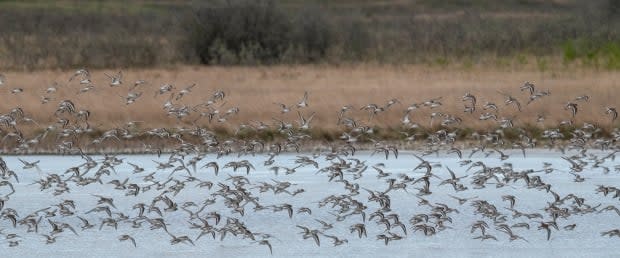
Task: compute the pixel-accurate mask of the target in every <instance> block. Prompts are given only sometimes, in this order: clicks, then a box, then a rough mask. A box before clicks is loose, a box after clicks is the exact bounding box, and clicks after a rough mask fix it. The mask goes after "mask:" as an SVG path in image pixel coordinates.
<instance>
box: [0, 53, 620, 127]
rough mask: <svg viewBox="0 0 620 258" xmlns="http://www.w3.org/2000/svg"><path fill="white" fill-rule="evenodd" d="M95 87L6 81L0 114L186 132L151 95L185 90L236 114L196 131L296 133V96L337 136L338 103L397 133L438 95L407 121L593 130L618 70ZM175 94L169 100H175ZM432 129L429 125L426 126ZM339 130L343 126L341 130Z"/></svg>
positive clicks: (131, 73) (302, 70)
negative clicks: (535, 95) (570, 124)
mask: <svg viewBox="0 0 620 258" xmlns="http://www.w3.org/2000/svg"><path fill="white" fill-rule="evenodd" d="M90 72H91V75H92V81H93V83H94V85H95V88H94V89H93V90H91V91H89V92H86V93H80V94H77V93H78V92H79V90H80V89H81V88H83V85H79V84H78V83H77V82H76V81H75V80H74V81H72V82H68V79H69V77H71V75H72V74H73V71H38V72H27V73H26V72H9V73H5V76H6V78H7V79H6V83H5V85H3V86H2V88H1V89H0V95H1V96H2V98H3V99H4V101H3V102H2V103H0V110H1V111H2V112H8V111H9V110H10V109H12V108H14V107H21V108H22V109H23V110H24V111H25V113H26V115H27V116H31V117H32V118H34V119H35V120H36V121H38V123H39V124H41V125H46V124H50V123H53V122H55V119H56V118H55V117H54V116H53V114H54V112H55V110H56V108H57V104H58V103H59V102H60V101H62V100H65V99H69V100H72V101H73V102H74V103H75V105H76V108H77V109H79V110H89V111H90V112H91V117H90V119H89V121H90V124H91V125H93V126H95V127H96V128H99V129H109V128H114V127H119V126H122V125H123V124H125V123H127V122H128V121H142V122H143V123H142V124H141V126H142V127H143V128H153V127H168V128H173V127H177V126H184V127H191V126H192V125H193V124H192V122H193V121H195V120H196V119H197V118H198V117H199V116H198V115H197V114H196V112H193V114H191V115H190V116H189V117H186V118H183V119H182V120H177V119H176V118H173V117H170V116H167V115H166V112H165V110H164V109H163V105H164V103H165V102H166V101H167V100H168V99H169V96H170V94H169V93H166V94H163V95H158V96H156V97H154V96H155V95H156V91H157V90H158V89H159V87H160V86H161V85H163V84H167V83H168V84H172V85H174V86H175V90H173V92H177V93H178V92H179V91H180V90H182V89H183V88H185V87H186V86H189V85H191V84H193V83H195V84H196V87H194V88H193V90H192V92H191V93H190V94H187V95H186V96H184V97H183V98H182V99H180V100H175V99H173V100H172V102H173V103H174V105H176V106H184V105H187V106H189V107H194V106H196V105H198V104H200V103H204V102H206V101H207V100H208V99H209V98H210V96H211V95H212V94H213V93H214V92H215V91H216V90H223V91H224V92H225V93H226V99H225V103H224V104H223V105H221V106H220V104H218V105H216V107H217V108H218V109H219V110H221V111H220V112H222V113H223V112H226V110H228V109H229V108H232V107H238V108H239V109H240V112H239V113H238V114H237V115H233V116H230V117H228V120H227V121H226V122H217V121H215V120H214V121H213V122H212V123H208V122H207V119H206V118H204V119H201V120H198V122H197V124H198V125H202V126H208V127H211V128H216V127H223V128H228V129H231V130H232V129H234V128H236V127H237V126H238V125H239V124H242V123H245V124H256V123H255V122H256V121H262V122H264V123H266V124H270V125H271V124H273V123H274V120H273V119H272V118H276V119H280V120H284V121H290V122H292V123H293V124H294V125H297V122H296V121H298V120H299V119H298V116H297V113H296V110H297V109H296V108H294V106H295V104H296V103H297V102H299V101H300V100H301V99H302V96H303V94H304V92H305V91H307V92H308V93H309V107H307V108H305V109H303V110H302V112H303V114H305V115H306V116H307V115H309V114H310V113H311V112H316V117H315V118H314V120H313V121H312V123H311V125H312V128H313V129H315V130H325V131H334V130H336V129H338V126H337V119H338V116H337V113H338V112H339V111H340V108H341V107H342V106H344V105H352V106H353V107H354V109H353V111H352V112H351V113H348V114H347V116H350V117H353V118H355V119H357V120H358V121H359V123H360V124H361V125H369V126H378V127H382V128H388V127H390V128H399V127H400V119H401V118H402V116H403V114H404V110H405V109H406V108H407V107H408V106H409V105H410V104H412V103H419V104H421V103H422V102H424V101H426V100H429V99H431V98H437V97H442V99H441V102H442V103H443V105H442V106H441V107H438V108H436V109H432V110H431V109H430V108H427V107H421V108H420V109H418V110H415V111H413V112H411V119H412V120H413V121H414V122H417V123H419V124H420V125H421V126H422V127H429V126H430V113H431V112H442V113H446V114H450V115H454V116H458V117H460V118H461V119H462V120H463V123H462V125H461V127H463V128H472V129H477V130H490V129H492V128H496V127H497V123H496V122H492V120H489V121H480V120H479V119H478V117H479V116H480V114H482V113H484V112H487V111H489V110H486V111H485V110H482V105H484V103H485V102H486V101H490V102H494V103H496V104H497V105H498V106H499V113H498V115H497V116H498V118H502V117H506V118H512V119H513V120H514V124H515V126H526V125H534V124H536V118H537V115H539V114H541V115H544V116H545V117H546V120H545V122H544V126H546V127H557V123H558V122H559V121H561V120H569V119H571V115H570V112H569V111H567V110H565V109H564V105H565V104H566V103H567V102H568V101H573V102H576V103H578V105H579V111H578V113H577V115H576V117H575V118H574V121H575V125H576V126H581V124H582V123H583V122H589V123H596V124H598V125H599V126H601V127H602V128H610V127H609V126H610V125H611V124H610V121H611V119H610V116H608V115H606V114H605V109H606V107H608V106H615V105H617V103H618V102H617V99H619V98H620V92H619V91H618V90H617V89H618V88H619V85H618V82H619V81H620V74H619V73H617V72H608V71H596V70H583V69H572V70H571V69H567V70H563V71H560V72H540V71H537V70H535V69H533V70H516V71H512V70H508V69H505V70H500V69H496V70H493V69H488V68H485V69H483V68H470V69H444V68H441V67H427V66H414V65H412V66H379V65H359V66H340V67H334V66H292V67H288V66H275V67H259V68H250V67H189V66H188V67H181V68H178V69H168V70H160V69H145V70H142V69H139V70H133V69H129V70H123V74H124V77H123V81H124V82H123V85H121V86H119V87H110V86H108V85H109V83H110V80H109V79H108V78H107V77H106V76H105V75H104V73H107V74H114V73H116V71H112V70H93V71H90ZM138 79H143V80H146V81H148V84H146V85H142V86H139V87H138V88H137V89H136V90H134V92H143V95H142V96H141V97H140V98H139V99H138V100H137V101H136V102H135V103H133V104H131V105H126V104H125V100H124V98H123V97H121V96H127V93H128V91H129V90H128V88H129V87H131V86H132V85H133V82H134V81H136V80H138ZM525 81H532V82H534V84H535V85H536V87H537V90H540V91H542V90H550V91H551V96H548V97H544V98H542V99H540V100H537V101H535V102H533V103H532V104H529V105H526V104H525V103H526V102H527V99H528V96H529V94H528V93H527V92H526V91H520V90H519V87H520V86H521V85H522V84H523V83H524V82H525ZM54 82H56V83H58V84H59V85H60V86H58V87H57V88H58V91H57V92H56V93H52V94H45V90H46V89H47V88H48V87H49V85H52V84H53V83H54ZM17 87H20V88H23V89H24V91H23V92H22V93H18V94H12V93H10V90H11V89H13V88H17ZM467 92H469V93H471V94H473V95H475V96H476V97H477V100H478V102H477V108H478V109H477V110H476V111H475V112H474V113H473V114H468V113H464V112H463V108H464V104H465V102H463V101H462V99H461V97H462V96H463V95H464V94H465V93H467ZM500 92H503V93H506V94H511V95H513V96H514V97H516V98H517V99H518V100H519V101H520V102H521V103H522V106H523V111H522V112H518V111H517V109H516V108H515V107H514V106H512V105H511V106H506V105H505V104H504V101H505V97H504V96H503V95H502V94H500ZM177 95H178V94H177ZM580 95H588V96H590V100H589V101H588V102H578V101H574V99H575V98H576V97H578V96H580ZM42 96H49V97H50V98H51V101H50V102H49V103H47V104H42V103H41V101H40V100H41V98H42ZM392 98H397V99H398V100H399V101H400V102H401V103H402V104H400V105H399V104H397V105H394V106H392V107H391V108H390V109H388V110H387V111H385V112H382V113H379V114H378V115H377V116H376V117H375V118H373V119H372V120H371V121H369V119H368V118H369V115H368V113H367V112H366V111H364V110H360V108H361V107H362V106H365V105H367V104H370V103H375V104H377V105H380V106H383V105H385V104H386V103H387V102H388V100H390V99H392ZM274 103H284V104H286V105H287V106H292V108H291V112H289V113H286V114H281V113H280V108H279V106H278V105H276V104H274ZM435 123H436V124H437V123H438V122H435ZM340 129H342V127H340Z"/></svg>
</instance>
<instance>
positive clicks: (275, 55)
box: [0, 0, 620, 69]
mask: <svg viewBox="0 0 620 258" xmlns="http://www.w3.org/2000/svg"><path fill="white" fill-rule="evenodd" d="M8 2H9V4H7V3H6V2H0V68H2V69H42V68H74V67H81V66H87V67H91V68H99V67H152V66H157V67H165V66H169V65H176V64H213V65H238V64H241V65H256V64H281V63H285V64H289V63H298V64H305V63H341V62H380V63H429V62H431V63H434V62H439V63H445V62H451V61H453V60H455V61H459V60H465V61H467V62H473V63H476V62H477V61H478V60H480V59H482V58H487V57H491V58H497V57H499V58H504V57H507V58H516V59H518V58H519V57H521V56H526V55H533V56H555V57H558V56H559V57H562V59H563V60H565V61H566V62H573V61H576V60H578V61H580V62H581V63H585V64H593V65H596V66H601V67H605V68H611V69H617V68H620V0H597V1H578V0H572V1H571V0H567V1H542V0H506V1H493V0H474V1H465V0H446V1H431V0H417V1H415V0H412V1H408V2H407V1H394V2H393V3H391V2H390V1H381V2H380V3H379V2H376V1H345V0H340V1H320V0H314V1H296V0H288V1H286V0H284V1H268V0H227V1H224V0H222V1H218V0H215V1H208V2H199V3H194V2H167V1H153V2H149V1H140V2H134V3H129V4H125V5H121V4H119V3H116V2H112V3H116V5H113V6H109V5H103V6H93V3H92V2H89V3H84V2H76V3H75V5H73V6H70V7H66V6H49V5H43V4H41V5H43V6H39V5H37V3H39V2H34V4H31V5H18V4H10V3H11V1H8Z"/></svg>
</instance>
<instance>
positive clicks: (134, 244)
mask: <svg viewBox="0 0 620 258" xmlns="http://www.w3.org/2000/svg"><path fill="white" fill-rule="evenodd" d="M118 240H119V241H121V242H122V241H127V240H129V241H131V243H132V244H133V247H138V246H137V245H136V240H135V239H134V238H133V237H131V236H129V235H121V236H119V237H118Z"/></svg>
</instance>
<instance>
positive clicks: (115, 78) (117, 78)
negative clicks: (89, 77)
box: [103, 71, 123, 87]
mask: <svg viewBox="0 0 620 258" xmlns="http://www.w3.org/2000/svg"><path fill="white" fill-rule="evenodd" d="M103 74H104V75H105V76H107V77H108V78H109V79H110V80H112V81H111V82H110V87H116V86H120V85H121V84H123V81H122V80H123V72H122V71H118V73H117V74H114V75H109V74H107V73H103Z"/></svg>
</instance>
